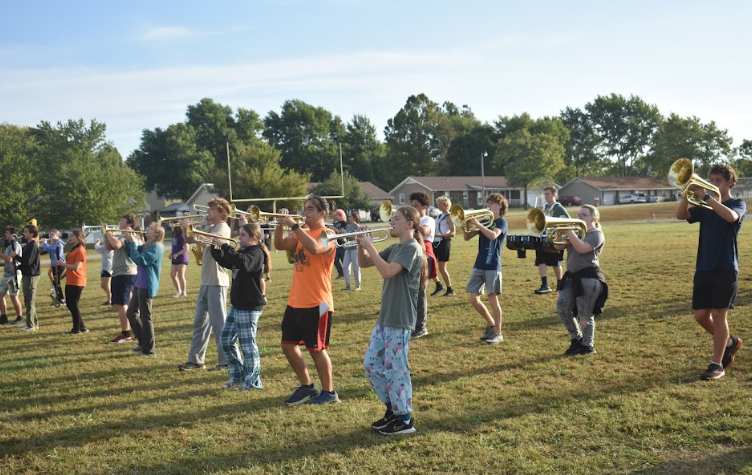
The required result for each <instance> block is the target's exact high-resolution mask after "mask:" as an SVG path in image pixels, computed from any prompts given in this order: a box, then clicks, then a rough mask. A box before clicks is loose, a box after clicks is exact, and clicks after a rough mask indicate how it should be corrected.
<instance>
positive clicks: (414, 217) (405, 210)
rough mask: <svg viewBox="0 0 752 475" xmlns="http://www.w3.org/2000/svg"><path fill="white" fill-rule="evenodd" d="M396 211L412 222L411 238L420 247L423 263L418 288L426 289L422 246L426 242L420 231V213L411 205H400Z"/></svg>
mask: <svg viewBox="0 0 752 475" xmlns="http://www.w3.org/2000/svg"><path fill="white" fill-rule="evenodd" d="M397 212H398V213H400V214H401V215H402V216H403V217H404V218H405V219H406V220H407V221H412V223H413V238H414V239H415V240H416V241H417V242H418V245H419V247H420V256H421V258H422V260H423V264H422V265H421V270H420V290H426V285H427V284H428V260H426V252H425V247H424V246H426V244H425V242H424V241H423V234H422V233H421V232H420V214H418V211H417V210H416V209H415V208H413V207H412V206H402V207H401V208H398V209H397ZM428 245H431V244H428Z"/></svg>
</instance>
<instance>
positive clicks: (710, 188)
mask: <svg viewBox="0 0 752 475" xmlns="http://www.w3.org/2000/svg"><path fill="white" fill-rule="evenodd" d="M668 182H669V184H670V185H671V186H673V187H674V188H679V189H680V190H683V196H684V198H685V199H686V200H687V201H688V202H689V203H691V204H692V205H694V206H699V207H701V208H705V209H712V208H711V207H710V205H709V204H707V203H706V202H705V201H703V198H704V197H703V196H697V195H695V194H694V193H692V191H690V189H689V187H690V186H691V185H697V186H701V187H703V188H705V189H706V190H707V192H708V194H709V195H711V196H713V195H715V196H713V199H715V200H716V201H721V190H719V189H718V187H717V186H715V185H713V184H712V183H710V182H709V181H705V180H703V179H702V178H700V176H699V175H697V174H695V172H694V166H693V165H692V160H690V159H688V158H680V159H679V160H677V161H675V162H674V163H673V164H672V165H671V168H670V169H669V170H668Z"/></svg>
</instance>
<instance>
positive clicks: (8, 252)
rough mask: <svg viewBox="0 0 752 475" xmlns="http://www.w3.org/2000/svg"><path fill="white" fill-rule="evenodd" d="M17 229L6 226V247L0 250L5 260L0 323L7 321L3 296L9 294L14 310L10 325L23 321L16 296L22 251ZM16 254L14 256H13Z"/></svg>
mask: <svg viewBox="0 0 752 475" xmlns="http://www.w3.org/2000/svg"><path fill="white" fill-rule="evenodd" d="M16 232H17V229H16V228H15V227H14V226H7V227H6V228H5V242H6V243H8V247H6V248H5V252H4V253H3V252H0V259H3V260H4V261H5V262H4V263H3V265H4V271H5V272H4V274H3V278H2V280H0V323H2V324H5V323H9V322H8V315H6V308H7V306H6V304H5V296H6V295H9V296H10V301H11V303H13V308H14V309H15V310H16V319H15V320H13V321H12V322H10V324H11V325H17V324H19V323H23V322H24V317H23V310H22V309H21V300H20V299H19V298H18V292H19V290H20V289H19V288H18V281H19V279H20V278H21V267H20V266H19V264H20V262H21V261H20V259H17V257H18V256H21V254H22V253H23V252H22V250H21V245H20V244H18V242H17V241H16ZM14 256H16V258H14Z"/></svg>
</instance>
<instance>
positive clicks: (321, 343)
mask: <svg viewBox="0 0 752 475" xmlns="http://www.w3.org/2000/svg"><path fill="white" fill-rule="evenodd" d="M286 211H287V210H285V209H282V210H280V212H282V213H285V212H286ZM328 212H329V203H327V201H326V200H325V199H324V198H321V197H318V196H311V197H309V198H308V200H307V201H306V202H305V209H304V211H303V216H304V218H305V224H306V225H307V226H308V229H303V228H302V227H300V225H299V224H298V223H296V222H295V221H294V220H293V219H292V218H290V217H288V216H280V217H279V218H278V219H277V222H278V225H277V227H276V229H275V230H274V246H275V247H276V248H277V249H278V250H280V251H288V250H294V251H295V262H294V272H293V276H292V285H291V287H290V296H289V298H288V299H287V308H286V309H285V314H284V316H283V317H282V343H281V345H282V351H283V352H284V354H285V357H286V358H287V361H288V362H289V363H290V367H291V368H292V370H293V371H294V372H295V375H296V376H297V377H298V380H299V381H300V386H299V387H298V388H297V389H296V390H295V391H294V392H293V393H292V394H291V395H290V397H288V398H287V399H286V400H285V403H286V404H288V405H294V404H303V403H307V404H318V405H323V404H336V403H338V402H339V397H338V396H337V392H336V391H335V390H334V385H333V383H332V362H331V360H330V359H329V354H328V353H327V351H326V350H327V349H328V348H329V335H330V333H331V328H332V312H333V310H334V301H333V298H332V281H331V272H332V263H333V261H334V255H335V244H334V242H333V241H332V242H329V243H328V244H327V245H326V246H324V245H323V243H322V241H321V233H322V232H324V230H325V229H326V227H325V226H324V219H325V218H326V216H327V213H328ZM284 226H287V227H289V228H290V229H291V230H292V234H290V235H288V236H285V235H284V232H283V229H282V228H283V227H284ZM302 344H305V347H306V349H307V350H308V354H310V355H311V358H313V362H314V364H315V365H316V371H317V372H318V374H319V378H321V391H319V390H318V388H316V384H314V383H313V381H311V377H310V375H309V374H308V366H307V364H306V360H305V358H304V357H303V354H302V352H301V351H300V348H299V346H300V345H302Z"/></svg>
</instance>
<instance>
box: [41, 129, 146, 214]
mask: <svg viewBox="0 0 752 475" xmlns="http://www.w3.org/2000/svg"><path fill="white" fill-rule="evenodd" d="M105 131H106V126H105V124H104V123H101V122H97V121H96V120H92V121H91V122H90V124H89V125H88V126H87V124H86V123H85V122H84V121H83V119H81V120H78V121H72V120H69V121H68V122H65V123H63V122H58V123H57V125H56V126H53V125H51V124H50V123H49V122H41V123H40V124H39V125H38V126H37V127H36V128H35V129H34V130H33V134H34V136H35V137H36V139H37V141H38V143H39V146H40V149H39V157H40V159H39V160H38V162H37V163H39V164H40V167H41V168H40V169H43V170H44V171H45V173H43V174H40V184H41V187H42V189H43V190H44V191H43V193H42V194H41V195H40V197H39V201H38V204H39V211H38V216H37V217H38V219H39V223H40V225H41V226H43V227H61V228H69V227H73V226H80V225H81V224H83V223H103V222H108V223H112V222H115V221H116V219H117V218H118V217H119V216H121V215H122V214H124V213H127V212H134V211H135V212H138V211H140V210H141V209H143V206H144V203H145V197H144V187H143V179H142V177H141V176H139V175H138V174H137V173H136V172H135V171H133V170H132V169H131V168H129V167H127V166H125V164H124V163H123V159H122V157H121V156H120V153H118V151H117V149H116V148H115V147H114V146H113V145H112V144H111V143H110V142H108V141H107V140H106V136H105Z"/></svg>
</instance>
